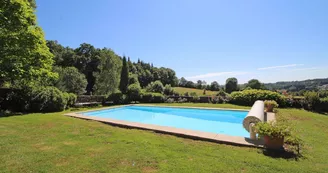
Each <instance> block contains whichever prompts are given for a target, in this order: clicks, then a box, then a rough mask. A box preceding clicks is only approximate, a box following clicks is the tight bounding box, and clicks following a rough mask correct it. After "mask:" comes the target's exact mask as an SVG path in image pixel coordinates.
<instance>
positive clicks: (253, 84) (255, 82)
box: [246, 79, 263, 89]
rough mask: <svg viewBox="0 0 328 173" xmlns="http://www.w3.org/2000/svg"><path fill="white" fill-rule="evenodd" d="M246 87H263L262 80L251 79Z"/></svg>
mask: <svg viewBox="0 0 328 173" xmlns="http://www.w3.org/2000/svg"><path fill="white" fill-rule="evenodd" d="M246 87H250V88H252V89H262V88H263V86H262V84H261V82H260V81H259V80H257V79H251V80H249V81H248V83H247V85H246Z"/></svg>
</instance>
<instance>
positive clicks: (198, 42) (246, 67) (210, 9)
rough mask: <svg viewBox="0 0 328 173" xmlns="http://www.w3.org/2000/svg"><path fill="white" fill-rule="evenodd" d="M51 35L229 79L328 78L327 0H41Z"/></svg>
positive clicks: (191, 75) (199, 75)
mask: <svg viewBox="0 0 328 173" xmlns="http://www.w3.org/2000/svg"><path fill="white" fill-rule="evenodd" d="M36 1H37V6H38V7H37V17H38V23H39V25H40V26H41V27H42V28H43V30H44V32H45V35H46V39H50V40H57V41H59V43H61V44H62V45H64V46H70V47H73V48H75V47H78V46H79V44H81V43H83V42H86V43H90V44H92V45H94V46H95V47H99V48H102V47H108V48H111V49H113V50H114V51H115V52H116V53H117V54H119V55H123V54H125V55H127V56H130V58H131V59H132V60H133V61H136V60H137V59H138V58H140V59H142V60H144V61H145V62H152V63H153V64H154V65H155V66H164V67H169V68H172V69H174V70H175V71H176V73H177V76H178V77H186V78H187V79H189V80H193V81H196V80H198V79H201V80H205V81H207V82H211V81H214V80H215V81H218V82H219V83H220V84H224V83H225V80H226V79H227V78H228V77H236V78H237V79H238V80H239V83H244V82H247V81H248V80H250V79H252V78H256V79H259V80H260V81H262V82H276V81H287V80H303V79H310V78H327V77H328V11H327V7H328V1H326V0H321V1H320V0H312V1H309V0H288V1H286V0H270V1H269V0H240V1H237V0H231V1H230V0H229V1H228V0H225V1H223V0H222V1H221V0H197V1H196V0H96V1H89V0H56V1H49V0H36Z"/></svg>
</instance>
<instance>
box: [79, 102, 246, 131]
mask: <svg viewBox="0 0 328 173" xmlns="http://www.w3.org/2000/svg"><path fill="white" fill-rule="evenodd" d="M247 113H248V112H247V111H232V110H208V109H190V108H168V107H153V106H124V107H120V108H113V109H106V110H100V111H91V112H85V113H83V115H85V116H94V117H101V118H110V119H116V120H124V121H130V122H138V123H144V124H154V125H160V126H169V127H176V128H182V129H189V130H198V131H204V132H212V133H220V134H226V135H231V136H242V137H248V136H249V133H248V132H247V131H246V130H245V129H244V128H243V125H242V122H243V119H244V118H245V116H246V115H247Z"/></svg>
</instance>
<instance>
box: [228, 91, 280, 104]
mask: <svg viewBox="0 0 328 173" xmlns="http://www.w3.org/2000/svg"><path fill="white" fill-rule="evenodd" d="M230 96H231V102H232V103H234V104H238V105H245V106H251V105H253V104H254V102H255V101H256V100H275V101H276V102H277V103H278V104H279V105H280V106H285V105H286V98H285V97H284V96H283V95H281V94H279V93H277V92H273V91H268V90H244V91H237V92H233V93H231V95H230Z"/></svg>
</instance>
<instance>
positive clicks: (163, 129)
mask: <svg viewBox="0 0 328 173" xmlns="http://www.w3.org/2000/svg"><path fill="white" fill-rule="evenodd" d="M124 106H125V105H123V106H112V107H107V108H100V109H94V110H89V111H81V112H74V113H67V114H65V115H66V116H70V117H75V118H81V119H86V120H94V121H99V122H103V123H106V124H110V125H114V126H119V127H125V128H136V129H143V130H151V131H155V132H159V133H164V134H170V135H175V136H180V137H185V138H191V139H197V140H204V141H210V142H216V143H223V144H230V145H237V146H248V147H257V148H262V147H263V141H262V140H251V139H249V138H245V137H238V136H229V135H224V134H216V133H209V132H202V131H196V130H187V129H180V128H174V127H167V126H159V125H152V124H143V123H137V122H130V121H122V120H114V119H110V118H99V117H93V116H84V115H83V114H82V113H84V112H90V111H97V110H104V109H112V108H118V107H124ZM138 106H154V105H146V104H143V105H141V104H138ZM156 107H175V108H194V109H212V110H213V109H214V110H239V111H246V110H245V109H218V108H203V107H183V106H158V105H156ZM266 115H267V116H266V121H272V120H274V119H275V115H274V113H267V114H266Z"/></svg>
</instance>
